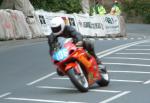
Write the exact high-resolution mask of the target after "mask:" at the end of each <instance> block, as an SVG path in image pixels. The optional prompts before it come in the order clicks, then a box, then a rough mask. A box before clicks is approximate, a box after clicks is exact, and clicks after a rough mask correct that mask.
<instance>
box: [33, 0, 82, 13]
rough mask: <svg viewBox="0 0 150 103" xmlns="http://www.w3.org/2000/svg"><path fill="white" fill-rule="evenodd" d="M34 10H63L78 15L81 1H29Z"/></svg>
mask: <svg viewBox="0 0 150 103" xmlns="http://www.w3.org/2000/svg"><path fill="white" fill-rule="evenodd" d="M30 1H31V3H32V4H33V6H34V8H35V9H44V10H46V11H53V12H56V11H60V10H65V11H67V13H74V12H76V13H78V12H80V11H81V5H80V2H81V0H30Z"/></svg>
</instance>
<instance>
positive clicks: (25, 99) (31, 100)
mask: <svg viewBox="0 0 150 103" xmlns="http://www.w3.org/2000/svg"><path fill="white" fill-rule="evenodd" d="M5 99H7V100H16V101H30V102H42V103H86V102H73V101H58V100H46V99H31V98H15V97H9V98H5Z"/></svg>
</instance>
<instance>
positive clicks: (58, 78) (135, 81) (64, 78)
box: [52, 77, 143, 83]
mask: <svg viewBox="0 0 150 103" xmlns="http://www.w3.org/2000/svg"><path fill="white" fill-rule="evenodd" d="M52 79H55V80H69V78H67V77H54V78H52ZM110 81H111V82H128V83H142V82H143V81H138V80H120V79H110Z"/></svg>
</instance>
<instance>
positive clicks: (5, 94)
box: [0, 92, 11, 98]
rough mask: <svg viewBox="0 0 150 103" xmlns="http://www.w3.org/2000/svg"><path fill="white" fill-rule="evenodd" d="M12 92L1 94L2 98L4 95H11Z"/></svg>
mask: <svg viewBox="0 0 150 103" xmlns="http://www.w3.org/2000/svg"><path fill="white" fill-rule="evenodd" d="M10 94H11V93H10V92H8V93H4V94H2V95H0V98H4V97H6V96H8V95H10Z"/></svg>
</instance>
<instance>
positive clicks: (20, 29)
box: [0, 10, 32, 40]
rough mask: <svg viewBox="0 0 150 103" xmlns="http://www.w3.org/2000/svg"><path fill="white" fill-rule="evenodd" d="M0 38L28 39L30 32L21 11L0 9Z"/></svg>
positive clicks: (30, 35)
mask: <svg viewBox="0 0 150 103" xmlns="http://www.w3.org/2000/svg"><path fill="white" fill-rule="evenodd" d="M0 20H1V21H0V39H1V40H9V39H24V38H25V39H29V38H31V37H32V33H31V31H30V29H29V26H28V24H27V23H26V20H25V16H24V14H23V13H22V12H21V11H16V10H0Z"/></svg>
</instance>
